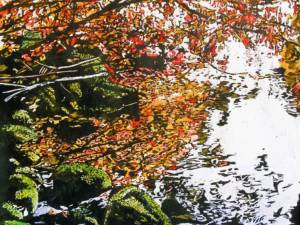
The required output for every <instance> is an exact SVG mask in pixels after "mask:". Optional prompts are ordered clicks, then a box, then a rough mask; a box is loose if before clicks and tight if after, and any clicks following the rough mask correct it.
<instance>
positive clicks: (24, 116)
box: [12, 109, 32, 125]
mask: <svg viewBox="0 0 300 225" xmlns="http://www.w3.org/2000/svg"><path fill="white" fill-rule="evenodd" d="M12 118H13V120H15V121H16V122H19V123H21V124H24V125H29V124H32V119H31V117H30V116H29V114H28V112H27V111H26V110H22V109H21V110H17V111H16V112H14V114H13V115H12Z"/></svg>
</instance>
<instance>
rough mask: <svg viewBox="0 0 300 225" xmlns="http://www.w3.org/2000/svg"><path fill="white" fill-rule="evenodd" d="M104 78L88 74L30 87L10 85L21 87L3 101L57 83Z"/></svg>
mask: <svg viewBox="0 0 300 225" xmlns="http://www.w3.org/2000/svg"><path fill="white" fill-rule="evenodd" d="M105 76H107V73H106V72H102V73H96V74H90V75H84V76H76V77H63V78H59V79H56V80H53V81H45V82H42V83H37V84H33V85H30V86H23V85H14V84H12V85H10V86H16V87H21V88H18V89H14V90H10V91H9V93H12V92H15V93H13V94H11V95H9V96H8V97H6V98H5V99H4V101H5V102H8V101H10V100H11V99H12V98H15V97H16V96H18V95H19V94H21V93H24V92H29V91H32V90H34V89H37V88H41V87H45V86H48V85H51V84H55V83H59V82H70V81H76V80H85V79H91V78H96V77H105ZM0 85H2V83H0ZM4 85H5V84H4ZM6 93H8V92H6Z"/></svg>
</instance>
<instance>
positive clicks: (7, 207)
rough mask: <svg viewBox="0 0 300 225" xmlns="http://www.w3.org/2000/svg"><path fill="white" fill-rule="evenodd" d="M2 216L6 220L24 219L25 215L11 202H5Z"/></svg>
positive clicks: (0, 213) (0, 212)
mask: <svg viewBox="0 0 300 225" xmlns="http://www.w3.org/2000/svg"><path fill="white" fill-rule="evenodd" d="M0 215H1V217H3V218H6V219H8V218H9V219H19V220H21V219H23V213H22V212H21V210H19V209H18V207H17V206H16V205H14V204H13V203H11V202H5V203H3V204H2V207H1V211H0Z"/></svg>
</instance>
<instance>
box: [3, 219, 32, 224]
mask: <svg viewBox="0 0 300 225" xmlns="http://www.w3.org/2000/svg"><path fill="white" fill-rule="evenodd" d="M4 225H30V224H29V223H25V222H21V221H17V220H7V221H4Z"/></svg>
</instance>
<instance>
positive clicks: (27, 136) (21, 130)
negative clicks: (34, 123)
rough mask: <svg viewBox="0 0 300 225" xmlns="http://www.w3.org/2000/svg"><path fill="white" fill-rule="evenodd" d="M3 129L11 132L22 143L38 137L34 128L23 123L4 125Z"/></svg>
mask: <svg viewBox="0 0 300 225" xmlns="http://www.w3.org/2000/svg"><path fill="white" fill-rule="evenodd" d="M1 130H2V131H4V132H7V133H9V134H10V135H12V136H13V137H14V138H15V140H16V141H18V142H21V143H26V142H29V141H32V140H35V139H36V138H37V135H36V133H35V132H34V131H33V130H31V129H30V128H28V127H25V126H22V125H13V124H8V125H4V126H3V127H2V128H1Z"/></svg>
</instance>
